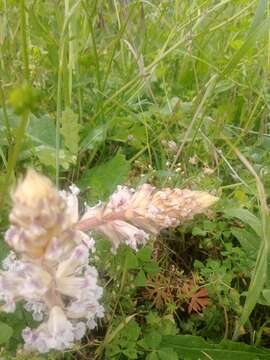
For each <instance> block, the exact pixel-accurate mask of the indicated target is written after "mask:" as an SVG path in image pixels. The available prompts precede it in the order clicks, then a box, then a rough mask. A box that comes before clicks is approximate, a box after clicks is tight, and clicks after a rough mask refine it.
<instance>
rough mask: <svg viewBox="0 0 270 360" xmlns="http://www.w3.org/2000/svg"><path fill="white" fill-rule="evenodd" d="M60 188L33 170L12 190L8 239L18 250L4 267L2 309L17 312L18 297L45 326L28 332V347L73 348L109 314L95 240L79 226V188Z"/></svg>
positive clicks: (0, 278)
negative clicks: (94, 258) (93, 259)
mask: <svg viewBox="0 0 270 360" xmlns="http://www.w3.org/2000/svg"><path fill="white" fill-rule="evenodd" d="M70 190H71V192H67V191H61V192H58V191H57V190H56V189H55V187H54V186H53V184H52V183H51V182H50V180H49V179H47V178H46V177H44V176H41V175H39V174H37V173H36V172H34V171H33V170H29V171H28V172H27V174H26V176H25V178H24V179H23V180H22V181H21V182H20V183H19V185H18V187H17V188H16V189H15V191H14V192H13V194H12V200H13V208H12V211H11V214H10V221H11V226H10V228H9V229H8V231H7V232H6V235H5V239H6V241H7V243H8V244H9V245H10V246H11V247H12V248H13V249H14V250H15V252H16V253H15V252H14V251H11V253H10V254H9V255H8V257H7V258H6V259H5V260H4V261H3V264H2V265H3V269H4V271H0V302H1V305H2V306H1V309H2V310H3V311H6V312H14V311H15V308H16V302H17V301H23V300H24V301H25V305H24V308H25V309H26V310H27V311H29V312H31V313H32V314H33V318H34V319H35V320H36V321H43V322H42V323H41V325H40V326H39V327H38V328H37V329H35V330H31V329H29V328H26V329H25V330H24V331H23V338H24V340H25V347H26V348H27V349H29V350H37V351H39V352H42V353H44V352H48V351H50V350H51V349H56V350H64V349H66V348H70V347H71V346H72V345H73V344H74V342H75V341H77V340H79V339H81V338H82V337H83V336H84V334H85V331H86V329H87V327H89V321H90V322H91V325H94V324H96V319H97V318H101V317H102V316H103V313H104V309H103V307H102V306H101V305H100V304H99V300H100V298H101V296H102V292H103V291H102V288H101V287H99V286H98V273H97V271H96V269H95V268H94V267H91V266H89V255H90V251H93V250H94V246H95V242H94V240H93V239H92V238H91V237H89V236H88V235H87V234H85V233H83V232H82V231H80V230H78V229H76V227H75V225H76V223H77V222H78V218H79V212H78V199H77V194H78V193H79V190H78V189H77V188H76V187H75V186H72V187H71V188H70Z"/></svg>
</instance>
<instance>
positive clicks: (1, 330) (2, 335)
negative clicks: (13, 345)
mask: <svg viewBox="0 0 270 360" xmlns="http://www.w3.org/2000/svg"><path fill="white" fill-rule="evenodd" d="M12 334H13V330H12V328H11V327H10V326H8V325H7V324H5V323H3V322H0V344H5V343H7V342H8V341H9V339H10V338H11V336H12Z"/></svg>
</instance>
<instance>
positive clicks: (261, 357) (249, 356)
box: [161, 335, 270, 360]
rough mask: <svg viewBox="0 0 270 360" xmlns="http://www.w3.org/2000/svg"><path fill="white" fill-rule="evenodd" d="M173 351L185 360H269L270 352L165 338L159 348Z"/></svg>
mask: <svg viewBox="0 0 270 360" xmlns="http://www.w3.org/2000/svg"><path fill="white" fill-rule="evenodd" d="M162 347H168V348H170V349H172V350H174V351H175V352H176V353H177V354H178V355H179V356H180V357H181V358H183V359H185V360H199V359H200V360H209V359H213V360H239V359H241V360H255V359H256V360H269V359H270V350H269V349H264V348H257V347H255V346H251V345H247V344H244V343H236V342H233V341H229V340H225V341H222V342H221V343H219V344H212V343H209V342H207V341H205V340H204V339H203V338H202V337H200V336H192V335H176V336H165V337H163V339H162V343H161V348H162Z"/></svg>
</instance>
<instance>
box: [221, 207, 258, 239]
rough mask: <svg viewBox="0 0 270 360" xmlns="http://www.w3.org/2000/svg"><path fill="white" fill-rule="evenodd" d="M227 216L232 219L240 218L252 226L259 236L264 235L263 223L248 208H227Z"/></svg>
mask: <svg viewBox="0 0 270 360" xmlns="http://www.w3.org/2000/svg"><path fill="white" fill-rule="evenodd" d="M223 213H224V215H225V217H227V218H229V219H231V218H234V217H236V218H238V219H239V220H241V221H243V222H244V223H246V224H247V225H249V226H251V227H252V229H253V230H254V231H255V233H256V234H257V235H259V237H262V230H261V229H262V225H261V222H260V220H259V219H258V218H257V216H255V215H254V214H252V213H251V212H250V211H248V210H246V209H241V208H239V209H226V210H224V212H223Z"/></svg>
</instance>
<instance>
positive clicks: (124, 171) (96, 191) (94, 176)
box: [78, 154, 130, 201]
mask: <svg viewBox="0 0 270 360" xmlns="http://www.w3.org/2000/svg"><path fill="white" fill-rule="evenodd" d="M129 169H130V164H129V162H128V161H127V160H126V159H125V157H124V155H122V154H117V155H115V156H114V157H113V158H112V159H111V160H109V161H107V162H106V163H103V164H101V165H97V166H95V167H93V168H92V169H89V170H87V171H85V173H84V174H83V176H82V178H81V179H80V180H79V182H78V185H79V187H80V188H82V189H86V188H87V187H89V188H90V199H91V200H92V201H96V200H99V199H100V200H104V199H105V198H106V197H108V196H109V195H110V194H111V193H112V192H113V191H114V190H115V189H116V187H117V185H121V184H123V182H124V181H125V180H126V179H127V177H128V173H129Z"/></svg>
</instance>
